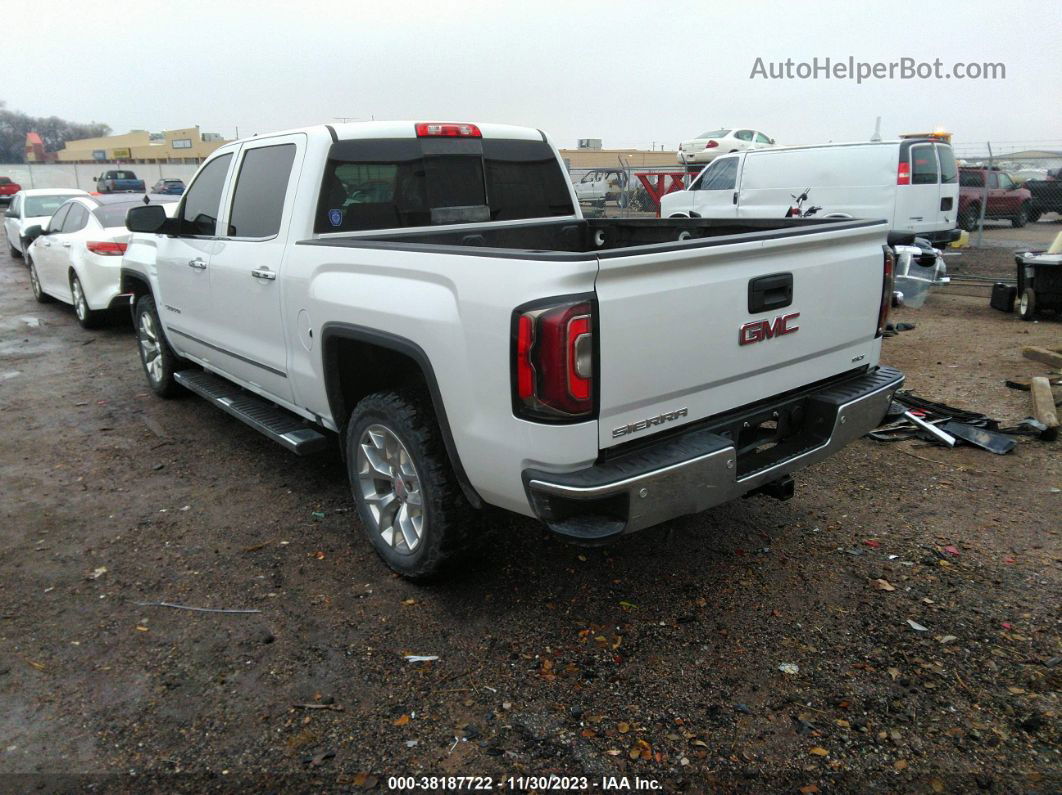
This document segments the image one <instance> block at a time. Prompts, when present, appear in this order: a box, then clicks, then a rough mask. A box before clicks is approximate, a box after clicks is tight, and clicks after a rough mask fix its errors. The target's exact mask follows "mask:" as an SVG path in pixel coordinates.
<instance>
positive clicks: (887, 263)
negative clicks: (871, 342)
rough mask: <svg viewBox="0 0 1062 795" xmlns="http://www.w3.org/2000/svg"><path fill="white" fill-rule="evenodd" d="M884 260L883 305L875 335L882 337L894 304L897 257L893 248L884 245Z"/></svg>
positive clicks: (880, 309)
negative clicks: (893, 294) (893, 291)
mask: <svg viewBox="0 0 1062 795" xmlns="http://www.w3.org/2000/svg"><path fill="white" fill-rule="evenodd" d="M882 250H883V251H884V262H883V264H882V273H881V306H880V307H879V309H878V331H877V333H876V334H875V335H874V336H875V337H880V336H881V335H882V334H884V333H885V324H886V323H887V322H888V320H889V307H890V306H892V290H893V285H894V282H895V266H896V257H895V255H894V254H893V253H892V249H891V248H889V247H888V246H882Z"/></svg>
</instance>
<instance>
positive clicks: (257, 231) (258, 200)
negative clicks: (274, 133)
mask: <svg viewBox="0 0 1062 795" xmlns="http://www.w3.org/2000/svg"><path fill="white" fill-rule="evenodd" d="M294 161H295V144H282V145H280V146H260V147H256V148H254V149H248V150H247V151H246V152H245V153H244V155H243V162H242V163H241V164H240V173H239V176H238V177H236V189H235V191H234V193H233V198H232V211H231V212H230V213H229V236H230V237H273V236H274V235H276V234H277V233H278V232H280V217H281V216H282V215H283V214H284V198H285V197H286V196H287V194H288V180H289V179H290V177H291V164H292V163H293V162H294Z"/></svg>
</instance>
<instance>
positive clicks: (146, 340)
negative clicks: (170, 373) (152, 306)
mask: <svg viewBox="0 0 1062 795" xmlns="http://www.w3.org/2000/svg"><path fill="white" fill-rule="evenodd" d="M137 341H138V342H139V343H140V358H141V359H142V360H143V362H144V369H145V370H147V374H148V378H150V379H151V383H153V384H157V383H159V382H160V381H161V380H162V342H161V341H160V340H159V333H158V329H156V328H155V320H154V318H152V317H151V313H150V312H141V313H140V322H139V323H138V324H137Z"/></svg>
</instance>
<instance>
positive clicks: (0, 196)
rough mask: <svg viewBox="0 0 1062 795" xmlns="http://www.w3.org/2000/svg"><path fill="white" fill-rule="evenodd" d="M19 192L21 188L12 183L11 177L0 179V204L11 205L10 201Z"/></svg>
mask: <svg viewBox="0 0 1062 795" xmlns="http://www.w3.org/2000/svg"><path fill="white" fill-rule="evenodd" d="M20 190H22V186H21V185H19V184H18V183H17V182H12V181H11V177H0V203H3V204H11V200H12V199H13V198H15V194H16V193H18V192H19V191H20Z"/></svg>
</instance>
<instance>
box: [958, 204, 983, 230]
mask: <svg viewBox="0 0 1062 795" xmlns="http://www.w3.org/2000/svg"><path fill="white" fill-rule="evenodd" d="M980 219H981V208H980V207H979V206H978V205H976V204H971V205H970V206H969V207H967V208H966V209H965V210H963V211H962V212H961V213H959V228H960V229H965V230H966V231H967V232H973V231H974V230H976V229H977V222H978V221H979V220H980Z"/></svg>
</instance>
